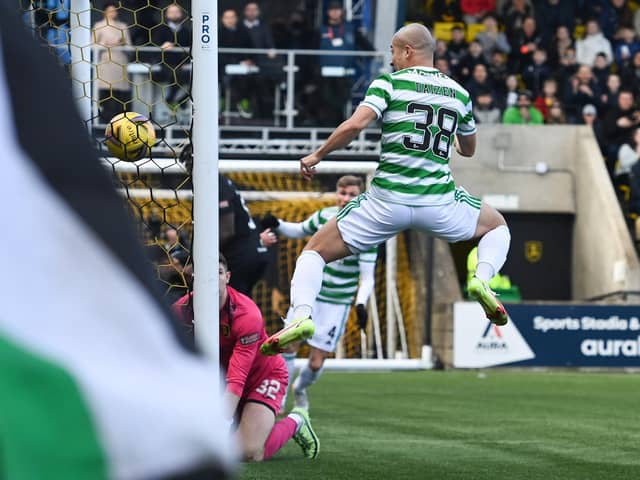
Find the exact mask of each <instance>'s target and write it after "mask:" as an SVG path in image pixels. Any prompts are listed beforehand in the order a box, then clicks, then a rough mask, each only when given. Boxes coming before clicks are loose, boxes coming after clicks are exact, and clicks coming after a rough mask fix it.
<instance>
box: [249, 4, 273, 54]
mask: <svg viewBox="0 0 640 480" xmlns="http://www.w3.org/2000/svg"><path fill="white" fill-rule="evenodd" d="M242 23H243V24H244V27H245V28H246V29H247V31H248V32H249V36H250V37H251V43H252V45H253V47H254V48H263V49H265V48H266V49H269V48H274V43H273V34H272V33H271V28H270V27H269V25H268V24H266V23H262V21H261V19H260V7H259V6H258V3H257V2H249V3H247V4H246V5H245V7H244V20H243V22H242ZM258 63H259V62H258Z"/></svg>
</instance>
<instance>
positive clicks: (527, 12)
mask: <svg viewBox="0 0 640 480" xmlns="http://www.w3.org/2000/svg"><path fill="white" fill-rule="evenodd" d="M533 13H534V10H533V5H532V4H531V0H509V1H507V2H504V4H503V5H502V8H501V9H500V12H499V14H500V18H502V19H503V23H504V25H505V27H506V32H505V33H506V34H507V39H508V40H509V42H510V43H511V42H512V41H513V39H514V37H515V33H516V32H517V31H518V30H519V29H521V28H522V22H523V21H524V19H525V18H526V17H530V16H532V15H533Z"/></svg>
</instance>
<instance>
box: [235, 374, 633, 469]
mask: <svg viewBox="0 0 640 480" xmlns="http://www.w3.org/2000/svg"><path fill="white" fill-rule="evenodd" d="M309 392H310V400H311V410H310V412H311V420H312V422H313V425H314V428H315V429H316V432H317V434H318V436H319V437H320V440H321V451H320V456H319V457H318V458H317V459H316V460H306V459H304V458H303V457H302V453H301V451H300V449H299V447H298V445H296V444H295V442H293V441H291V442H289V443H288V444H287V445H286V446H285V448H284V449H282V450H281V451H280V452H278V453H277V454H276V456H275V457H273V458H272V459H271V460H269V461H267V462H263V463H260V464H243V465H242V466H241V469H240V475H239V478H240V479H242V480H248V479H260V480H268V479H274V480H287V479H292V480H293V479H295V480H301V479H304V480H312V479H323V480H326V479H332V480H338V479H348V480H358V479H367V480H373V479H383V480H397V479H437V480H443V479H473V480H481V479H487V480H489V479H490V480H498V479H509V480H519V479H526V480H535V479H541V480H555V479H562V480H570V479H576V480H598V479H602V480H620V479H639V478H640V376H638V375H636V374H625V373H581V372H564V371H563V372H534V371H513V370H488V371H486V372H483V373H478V372H473V371H447V372H443V371H430V372H385V373H355V374H354V373H330V372H328V373H325V374H324V375H323V377H322V379H321V380H320V382H319V383H318V384H317V385H314V386H313V387H312V388H311V389H310V390H309Z"/></svg>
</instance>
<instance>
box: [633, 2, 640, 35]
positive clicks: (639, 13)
mask: <svg viewBox="0 0 640 480" xmlns="http://www.w3.org/2000/svg"><path fill="white" fill-rule="evenodd" d="M633 30H634V31H635V32H636V35H640V8H639V9H637V10H636V12H635V13H634V14H633Z"/></svg>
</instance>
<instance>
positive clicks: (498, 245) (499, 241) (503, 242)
mask: <svg viewBox="0 0 640 480" xmlns="http://www.w3.org/2000/svg"><path fill="white" fill-rule="evenodd" d="M474 237H475V238H478V237H480V242H479V243H478V266H477V268H476V273H475V277H474V278H472V279H471V280H470V281H469V285H468V291H469V296H470V297H471V298H473V299H474V300H476V301H478V302H479V303H480V305H482V308H483V309H484V311H485V313H486V315H487V318H489V320H491V321H492V322H493V323H495V324H497V325H504V324H506V323H507V322H508V321H509V316H508V315H507V311H506V309H505V308H504V306H503V305H502V303H501V302H500V301H498V299H497V298H496V295H495V294H494V293H493V292H492V291H491V289H490V288H489V280H491V278H493V276H494V275H495V274H496V273H498V272H499V271H500V269H501V268H502V266H503V265H504V262H505V261H506V260H507V253H508V252H509V245H510V243H511V234H510V233H509V227H507V222H506V221H505V219H504V217H503V216H502V214H501V213H500V212H498V211H497V210H496V209H495V208H493V207H492V206H490V205H487V204H486V203H483V204H482V207H481V208H480V216H479V218H478V225H477V227H476V231H475V235H474Z"/></svg>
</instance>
